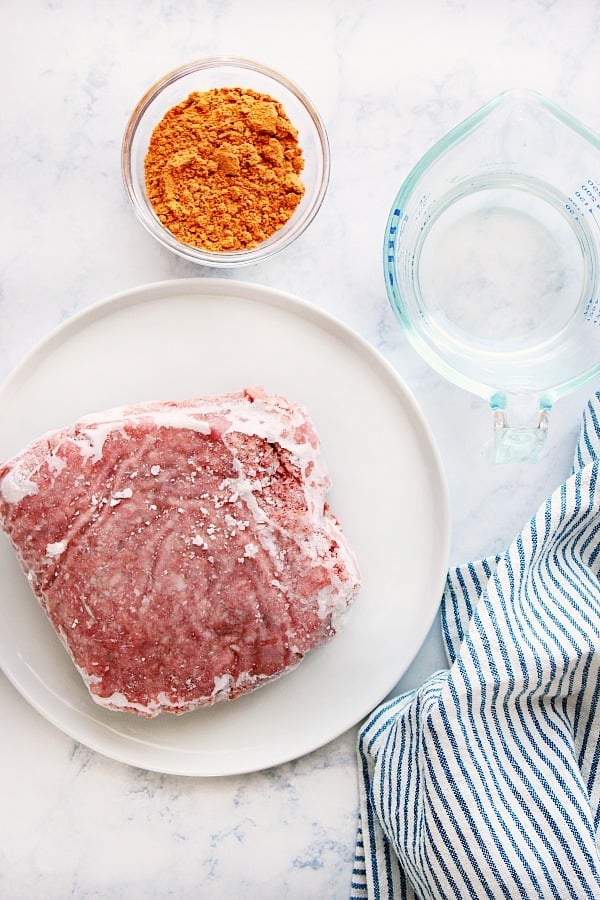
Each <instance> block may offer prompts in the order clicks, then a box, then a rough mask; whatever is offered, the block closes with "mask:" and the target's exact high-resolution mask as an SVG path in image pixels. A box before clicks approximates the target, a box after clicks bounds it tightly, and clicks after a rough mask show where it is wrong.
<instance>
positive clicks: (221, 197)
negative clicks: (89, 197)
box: [144, 87, 305, 252]
mask: <svg viewBox="0 0 600 900" xmlns="http://www.w3.org/2000/svg"><path fill="white" fill-rule="evenodd" d="M303 167H304V158H303V154H302V149H301V147H300V146H299V144H298V131H297V129H296V128H294V126H293V125H292V123H291V122H290V120H289V119H288V117H287V115H286V113H285V110H284V109H283V107H282V105H281V103H279V102H278V101H277V100H274V99H273V98H272V97H270V96H268V95H267V94H261V93H258V92H257V91H254V90H250V89H243V88H239V87H231V88H213V89H212V90H209V91H203V92H194V93H192V94H190V95H189V97H188V98H187V99H186V100H184V101H183V102H182V103H180V104H178V105H177V106H174V107H172V108H171V109H170V110H168V112H167V113H166V114H165V116H164V117H163V119H162V120H161V121H160V122H159V124H158V125H157V126H156V128H155V129H154V131H153V132H152V136H151V139H150V144H149V147H148V152H147V154H146V158H145V161H144V176H145V183H146V193H147V196H148V200H149V201H150V203H151V205H152V208H153V209H154V212H155V213H156V215H157V216H158V218H159V219H160V221H161V222H162V224H163V225H164V226H165V227H166V228H167V229H168V230H169V231H170V232H172V234H174V235H175V237H176V238H177V239H178V240H180V241H182V242H183V243H185V244H191V245H192V246H194V247H198V248H201V249H203V250H209V251H213V252H220V251H234V250H248V249H250V248H252V247H256V246H257V245H258V244H260V243H261V242H262V241H265V240H267V238H269V237H271V236H272V235H273V234H274V233H275V232H276V231H277V230H278V229H279V228H281V227H282V225H284V224H285V223H286V222H287V221H288V219H289V218H290V216H291V215H292V213H293V212H294V210H295V209H296V208H297V206H298V204H299V203H300V200H301V199H302V195H303V194H304V190H305V189H304V185H303V183H302V181H301V179H300V172H301V171H302V169H303Z"/></svg>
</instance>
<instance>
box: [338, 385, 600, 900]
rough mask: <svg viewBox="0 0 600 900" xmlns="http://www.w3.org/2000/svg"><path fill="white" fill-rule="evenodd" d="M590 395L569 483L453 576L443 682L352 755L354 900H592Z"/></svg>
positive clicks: (596, 730) (593, 475)
mask: <svg viewBox="0 0 600 900" xmlns="http://www.w3.org/2000/svg"><path fill="white" fill-rule="evenodd" d="M599 456H600V395H598V394H597V395H596V396H595V397H594V399H593V400H592V401H591V402H590V403H589V404H588V406H587V408H586V411H585V413H584V418H583V425H582V430H581V435H580V439H579V442H578V445H577V449H576V452H575V461H574V466H573V472H572V474H571V476H570V477H569V478H568V479H567V480H566V481H565V482H564V483H563V484H562V485H561V486H560V487H559V488H558V489H557V490H556V491H555V492H554V493H553V494H552V496H551V497H550V498H549V499H548V500H547V501H546V502H545V503H544V504H543V505H542V506H541V507H540V509H539V510H538V511H537V513H536V514H535V515H534V516H533V518H532V519H531V520H530V521H529V522H528V523H527V525H526V526H525V527H524V528H523V530H522V531H521V532H520V534H519V535H518V536H517V537H516V538H515V540H514V541H513V543H512V544H511V545H510V547H509V548H508V550H507V551H506V552H505V553H503V554H500V555H498V556H497V557H491V558H489V559H485V560H482V561H478V562H475V563H469V564H468V565H465V566H460V567H457V568H455V569H453V570H451V571H450V572H449V574H448V578H447V582H446V587H445V591H444V595H443V598H442V606H441V622H442V632H443V637H444V641H445V646H446V652H447V655H448V659H449V669H448V670H447V671H444V672H438V673H436V674H434V675H432V676H431V677H430V678H429V679H428V680H427V681H426V682H425V683H424V684H423V685H422V686H421V687H420V688H419V689H418V690H415V691H411V692H409V693H407V694H404V695H402V696H401V697H397V698H394V699H393V700H391V701H389V702H388V703H386V704H384V705H382V706H381V707H379V708H378V709H377V710H375V711H374V713H372V714H371V716H370V717H369V719H368V720H367V721H366V723H365V724H364V726H363V727H362V729H361V731H360V734H359V743H358V766H359V793H360V811H359V815H360V823H359V833H358V839H357V851H356V860H355V868H354V873H353V879H352V890H351V897H352V898H353V900H364V898H380V900H392V898H394V900H397V898H406V900H410V898H413V897H415V896H416V897H420V898H435V900H440V898H463V897H465V898H468V897H471V898H474V900H475V898H476V900H480V898H486V897H487V898H491V900H496V898H502V897H509V898H514V897H526V898H546V897H548V898H560V900H565V898H573V900H580V898H599V897H600V855H599V835H600V771H599V768H600V585H599V581H598V574H599V571H600V516H599V515H598V513H599V511H600V485H599V480H598V479H599V474H600V473H599V469H600V462H599V461H598V458H599Z"/></svg>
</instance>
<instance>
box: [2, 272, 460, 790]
mask: <svg viewBox="0 0 600 900" xmlns="http://www.w3.org/2000/svg"><path fill="white" fill-rule="evenodd" d="M252 385H262V386H263V387H265V388H266V389H267V390H269V391H273V392H275V393H280V394H283V395H285V396H286V397H287V398H288V399H289V400H291V401H294V402H299V403H302V404H303V405H304V406H305V407H306V408H307V410H308V412H309V414H310V415H311V418H312V419H313V421H314V423H315V425H316V428H317V430H318V432H319V434H320V436H321V442H322V448H323V452H324V454H325V458H326V461H327V463H328V467H329V471H330V474H331V477H332V481H333V487H332V490H331V493H330V497H329V500H330V505H331V508H332V510H333V511H334V512H335V514H336V515H337V516H338V518H339V519H340V521H341V522H342V525H343V527H344V530H345V532H346V534H347V537H348V539H349V541H350V543H351V544H352V546H353V548H354V550H355V552H356V555H357V558H358V562H359V566H360V569H361V573H362V578H363V587H362V589H361V592H360V595H359V597H358V599H357V601H356V604H355V606H354V608H353V610H352V613H351V615H350V618H349V619H348V620H347V622H346V625H345V627H344V628H343V630H341V631H340V632H339V633H338V634H337V635H336V637H335V638H334V640H333V641H332V642H331V643H330V644H329V645H328V646H326V647H323V648H319V649H318V650H315V651H313V652H312V653H310V654H309V655H308V656H307V657H306V658H305V659H304V661H303V662H302V663H301V665H300V666H299V667H298V668H297V669H295V670H294V671H293V672H291V673H290V674H287V675H285V676H283V677H282V678H280V679H278V680H276V681H274V682H272V683H270V684H268V685H266V686H265V687H263V688H261V689H260V690H257V691H255V692H254V693H252V694H248V695H246V696H245V697H241V698H239V699H238V700H235V701H233V702H229V703H219V704H217V705H216V706H214V707H212V708H210V709H203V710H198V711H196V712H192V713H188V714H187V715H184V716H181V717H176V716H171V715H162V716H159V717H158V718H157V719H153V720H146V719H142V718H139V717H137V716H133V715H130V714H127V713H119V712H110V711H107V710H104V709H102V708H101V707H100V706H97V705H96V704H95V703H94V702H93V701H92V700H91V698H90V696H89V694H88V692H87V689H86V688H85V686H84V684H83V682H82V681H81V679H80V676H79V674H78V673H77V671H76V670H75V668H74V667H73V665H72V664H71V661H70V659H69V658H68V656H67V654H66V652H65V651H64V649H63V648H62V646H61V645H60V643H59V641H58V639H57V637H56V636H55V634H54V632H53V630H52V628H51V626H50V624H49V622H48V621H47V619H46V617H45V614H44V613H43V612H42V610H41V608H40V607H39V605H38V603H37V601H36V599H35V598H34V596H33V594H32V593H31V591H30V589H29V586H28V584H27V582H26V579H25V578H24V576H23V575H22V573H21V571H20V569H19V566H18V564H17V561H16V557H15V555H14V553H13V551H12V548H11V547H10V545H9V543H8V540H7V539H6V537H5V536H4V535H2V536H1V539H0V573H1V575H0V585H1V587H0V618H1V621H2V628H1V629H0V665H1V666H2V669H3V670H4V672H5V674H6V675H7V676H8V678H9V679H10V680H11V681H12V683H13V684H14V685H15V687H16V688H17V690H19V691H20V692H21V694H22V695H23V696H24V697H25V698H26V699H27V700H28V701H29V702H30V703H31V704H32V705H33V706H34V707H35V708H36V709H37V710H38V711H39V712H40V713H42V715H44V716H45V717H46V718H47V719H48V720H49V721H51V722H53V723H54V725H56V726H57V727H58V728H60V729H62V730H63V731H64V732H66V733H67V734H68V735H70V736H71V737H72V738H75V739H76V740H78V741H80V742H81V743H83V744H86V745H87V746H88V747H91V748H93V749H95V750H97V751H99V752H100V753H104V754H105V755H107V756H110V757H112V758H114V759H117V760H121V761H123V762H126V763H130V764H132V765H135V766H140V767H142V768H146V769H152V770H156V771H160V772H168V773H175V774H182V775H227V774H234V773H241V772H249V771H254V770H257V769H262V768H266V767H269V766H273V765H276V764H278V763H282V762H285V761H287V760H290V759H294V758H296V757H298V756H301V755H303V754H305V753H308V752H309V751H311V750H314V749H316V748H317V747H320V746H322V745H323V744H325V743H327V742H328V741H330V740H332V739H333V738H335V737H337V736H338V735H340V734H341V733H342V732H344V731H345V730H346V729H348V728H350V727H351V726H352V725H354V724H356V723H357V722H358V721H359V720H361V719H362V718H363V717H364V716H366V715H367V714H368V713H369V712H370V711H371V710H372V709H373V708H374V707H375V706H376V705H377V704H378V703H379V702H380V701H381V700H382V699H383V698H384V697H385V696H386V695H387V694H388V693H389V692H390V691H391V690H392V688H393V687H394V685H395V684H396V682H397V681H398V679H399V678H400V677H401V676H402V674H403V673H404V671H405V670H406V668H407V667H408V665H409V664H410V663H411V661H412V659H413V657H414V656H415V654H416V653H417V651H418V649H419V647H420V646H421V644H422V642H423V640H424V638H425V636H426V634H427V632H428V630H429V628H430V626H431V624H432V622H433V619H434V617H435V613H436V611H437V608H438V604H439V600H440V597H441V592H442V589H443V583H444V578H445V574H446V568H447V563H448V553H449V513H448V494H447V488H446V482H445V478H444V475H443V470H442V466H441V464H440V459H439V457H438V454H437V451H436V449H435V447H434V444H433V441H432V437H431V434H430V431H429V429H428V426H427V425H426V423H425V421H424V419H423V416H422V414H421V413H420V411H419V409H418V407H417V405H416V403H415V401H414V399H413V398H412V395H411V394H410V392H409V391H408V389H407V388H406V386H405V385H404V383H403V381H402V380H401V379H400V378H399V376H398V375H397V374H396V373H395V371H394V370H393V369H392V368H391V366H389V365H388V364H387V362H386V361H385V360H383V359H382V357H381V356H380V355H379V354H378V353H377V352H376V351H375V350H374V349H373V348H372V347H370V345H369V344H367V343H366V342H365V341H364V340H363V339H362V338H360V337H358V336H357V335H356V334H354V333H353V332H352V331H350V330H349V329H348V328H346V327H344V326H343V325H341V324H340V323H339V322H337V321H336V320H335V319H333V318H332V317H330V316H328V315H326V314H324V313H323V312H321V311H320V310H319V309H317V308H315V307H314V306H312V305H311V304H309V303H306V302H305V301H302V300H300V299H297V298H295V297H291V296H289V295H287V294H283V293H281V292H279V291H276V290H272V289H268V288H265V287H261V286H258V285H252V284H246V283H243V282H239V281H230V280H225V279H213V278H210V279H209V278H194V279H182V280H177V281H170V282H164V283H159V284H153V285H149V286H145V287H141V288H138V289H136V290H132V291H128V292H126V293H123V294H120V295H118V296H115V297H112V298H110V299H108V300H106V301H105V302H103V303H100V304H98V305H96V306H94V307H91V308H89V309H87V310H86V311H85V312H83V313H81V314H79V315H77V316H75V317H73V318H72V319H70V320H69V321H67V322H65V323H64V324H63V325H62V326H61V327H60V328H58V329H57V330H56V331H55V332H54V333H53V334H51V335H50V336H49V337H48V338H47V339H46V340H45V341H44V342H43V343H42V344H41V345H40V346H39V347H38V348H37V349H36V350H34V352H33V353H32V354H31V355H30V356H29V357H27V358H26V359H25V361H24V362H23V363H22V364H21V365H20V366H19V367H18V368H17V369H16V370H15V371H14V372H13V374H12V375H11V376H10V377H9V378H8V379H7V380H6V381H5V382H4V384H3V385H2V386H1V387H0V459H7V458H8V457H10V456H12V455H13V454H15V453H16V452H18V451H19V450H20V449H21V448H22V447H23V446H24V445H25V444H26V443H28V442H29V441H30V440H32V439H33V438H35V437H37V436H39V435H40V434H41V433H42V432H44V431H47V430H49V429H52V428H58V427H60V426H63V425H67V424H69V423H70V422H71V421H73V420H74V419H76V418H78V417H79V416H82V415H84V414H86V413H90V412H93V411H96V410H101V409H104V408H108V407H112V406H118V405H121V404H129V403H135V402H138V401H142V400H150V399H157V400H158V399H160V400H166V399H184V398H186V397H193V396H195V395H202V394H213V393H221V392H225V391H234V390H238V389H240V388H243V387H244V386H252Z"/></svg>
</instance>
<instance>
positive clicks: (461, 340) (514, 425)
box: [384, 90, 600, 462]
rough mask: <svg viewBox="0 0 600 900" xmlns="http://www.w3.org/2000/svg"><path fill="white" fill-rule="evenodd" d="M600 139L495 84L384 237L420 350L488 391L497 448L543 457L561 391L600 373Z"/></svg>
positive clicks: (535, 100) (398, 306) (422, 164)
mask: <svg viewBox="0 0 600 900" xmlns="http://www.w3.org/2000/svg"><path fill="white" fill-rule="evenodd" d="M599 262H600V138H599V136H598V135H596V134H595V133H593V132H592V131H590V130H589V129H587V128H586V127H585V126H584V125H582V124H581V123H580V122H578V121H576V120H575V119H574V118H572V117H571V116H570V115H569V114H568V113H566V112H564V111H563V110H562V109H560V108H559V107H557V106H556V105H555V104H554V103H552V102H550V101H549V100H547V99H546V98H545V97H543V96H541V95H540V94H537V93H535V92H533V91H528V90H509V91H505V92H504V93H502V94H500V95H499V96H498V97H496V98H495V99H494V100H492V101H491V102H489V103H488V104H486V105H485V106H484V107H482V108H481V109H480V110H478V111H477V112H475V113H474V114H473V115H471V116H470V117H469V118H468V119H466V120H465V121H464V122H462V123H461V124H460V125H458V126H457V127H456V128H454V129H453V130H452V131H451V132H449V134H447V135H446V136H445V137H443V138H442V139H441V140H440V141H438V143H437V144H435V146H434V147H432V148H431V149H430V150H429V151H428V152H427V153H426V154H425V156H424V157H423V158H422V159H421V160H420V161H419V162H418V163H417V165H416V166H415V167H414V168H413V170H412V171H411V172H410V174H409V175H408V177H407V178H406V180H405V182H404V184H403V185H402V187H401V188H400V191H399V192H398V194H397V196H396V198H395V201H394V204H393V207H392V210H391V212H390V215H389V218H388V222H387V227H386V233H385V241H384V270H385V279H386V288H387V292H388V297H389V300H390V302H391V305H392V308H393V309H394V311H395V313H396V315H397V317H398V319H399V321H400V322H401V324H402V325H403V327H404V328H405V330H406V333H407V336H408V337H409V339H410V341H411V342H412V344H413V346H414V347H415V349H416V350H417V351H418V352H419V353H420V354H421V355H422V356H423V357H424V359H425V360H426V361H427V362H428V363H429V364H430V365H431V366H433V367H434V368H435V369H436V370H437V371H438V372H440V373H441V374H442V375H444V376H445V377H446V378H448V379H449V380H450V381H453V382H454V383H456V384H458V385H460V386H461V387H463V388H465V389H467V390H469V391H471V392H473V393H475V394H478V395H479V396H481V397H484V398H485V399H486V400H488V402H489V404H490V406H491V408H492V411H493V441H492V444H493V451H492V452H493V458H494V459H495V460H496V461H498V462H514V461H532V460H536V459H538V458H539V457H540V455H541V452H542V449H543V446H544V441H545V438H546V433H547V428H548V421H549V413H550V409H551V407H552V405H553V403H554V402H555V401H556V400H557V399H558V398H560V397H561V396H564V395H565V394H567V393H569V392H570V391H573V390H575V389H577V388H579V387H581V386H582V385H584V384H586V383H587V382H589V381H590V380H591V379H593V378H594V377H596V376H597V375H599V374H600V271H599V269H600V266H599Z"/></svg>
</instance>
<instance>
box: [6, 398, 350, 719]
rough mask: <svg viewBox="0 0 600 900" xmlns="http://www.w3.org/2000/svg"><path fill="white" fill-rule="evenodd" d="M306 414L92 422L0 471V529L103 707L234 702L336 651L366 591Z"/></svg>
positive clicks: (136, 410) (264, 402) (180, 707)
mask: <svg viewBox="0 0 600 900" xmlns="http://www.w3.org/2000/svg"><path fill="white" fill-rule="evenodd" d="M329 486H330V481H329V477H328V475H327V471H326V469H325V466H324V463H323V460H322V457H321V452H320V449H319V442H318V438H317V434H316V432H315V430H314V427H313V425H312V424H311V422H310V420H309V419H308V416H307V414H306V412H305V411H304V409H303V408H302V407H300V406H297V405H290V404H289V403H288V402H287V401H286V400H284V399H283V398H281V397H277V396H274V395H269V394H267V393H265V392H264V391H262V390H261V389H256V390H246V391H244V392H241V393H235V394H226V395H223V396H215V397H206V398H202V399H197V400H192V401H188V402H155V403H146V404H141V405H138V406H131V407H124V408H120V409H115V410H110V411H108V412H106V413H100V414H97V415H93V416H88V417H86V418H84V419H82V420H80V421H79V422H77V423H76V424H74V425H73V426H71V427H69V428H65V429H62V430H59V431H56V432H52V433H50V434H46V435H44V436H43V437H42V438H41V439H39V440H37V441H35V442H34V443H33V444H31V445H30V446H29V447H28V448H27V449H25V450H24V451H23V452H22V453H20V454H19V455H18V456H16V457H15V458H14V459H12V460H11V461H9V462H8V463H6V464H5V465H3V466H0V524H1V525H2V527H3V529H4V530H5V531H6V533H7V534H8V535H9V537H10V539H11V541H12V543H13V546H14V548H15V550H16V552H17V555H18V558H19V561H20V563H21V566H22V568H23V570H24V572H25V574H26V575H27V578H28V579H29V583H30V584H31V587H32V589H33V591H34V592H35V594H36V596H37V597H38V599H39V600H40V602H41V604H42V606H43V608H44V609H45V611H46V613H47V615H48V617H49V619H50V621H51V622H52V625H53V626H54V628H55V630H56V632H57V634H58V635H59V637H60V639H61V641H62V643H63V644H64V646H65V647H66V649H67V650H68V652H69V654H70V656H71V658H72V660H73V662H74V663H75V665H76V666H77V668H78V670H79V672H80V673H81V675H82V677H83V679H84V681H85V683H86V684H87V686H88V688H89V690H90V693H91V695H92V697H93V698H94V699H95V700H96V702H98V703H99V704H101V705H102V706H105V707H107V708H109V709H114V710H127V711H130V712H136V713H139V714H141V715H144V716H149V717H151V716H155V715H157V714H158V713H160V712H162V711H167V712H174V713H183V712H187V711H189V710H192V709H195V708H197V707H201V706H208V705H211V704H213V703H214V702H216V701H219V700H228V699H233V698H235V697H237V696H238V695H240V694H243V693H245V692H247V691H250V690H253V689H254V688H256V687H259V686H260V685H261V684H263V683H265V682H266V681H269V680H270V679H272V678H275V677H276V676H278V675H281V674H282V673H283V672H285V671H287V670H289V669H291V668H292V667H294V666H296V665H297V664H298V663H299V662H300V661H301V660H302V658H303V657H304V655H305V654H306V653H307V651H309V650H311V649H312V648H314V647H317V646H319V645H321V644H324V643H325V642H327V641H329V640H330V639H331V638H332V637H333V636H334V634H335V632H336V630H337V629H338V627H339V625H340V623H341V622H342V620H343V618H344V615H345V613H346V612H347V610H348V609H349V607H350V606H351V604H352V601H353V600H354V598H355V596H356V593H357V591H358V587H359V574H358V570H357V567H356V563H355V561H354V556H353V554H352V552H351V550H350V549H349V547H348V545H347V542H346V540H345V538H344V535H343V533H342V531H341V528H340V526H339V523H338V521H337V520H336V518H335V517H334V516H333V515H332V513H331V512H330V511H329V509H328V507H327V504H326V502H325V496H326V493H327V490H328V489H329Z"/></svg>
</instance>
